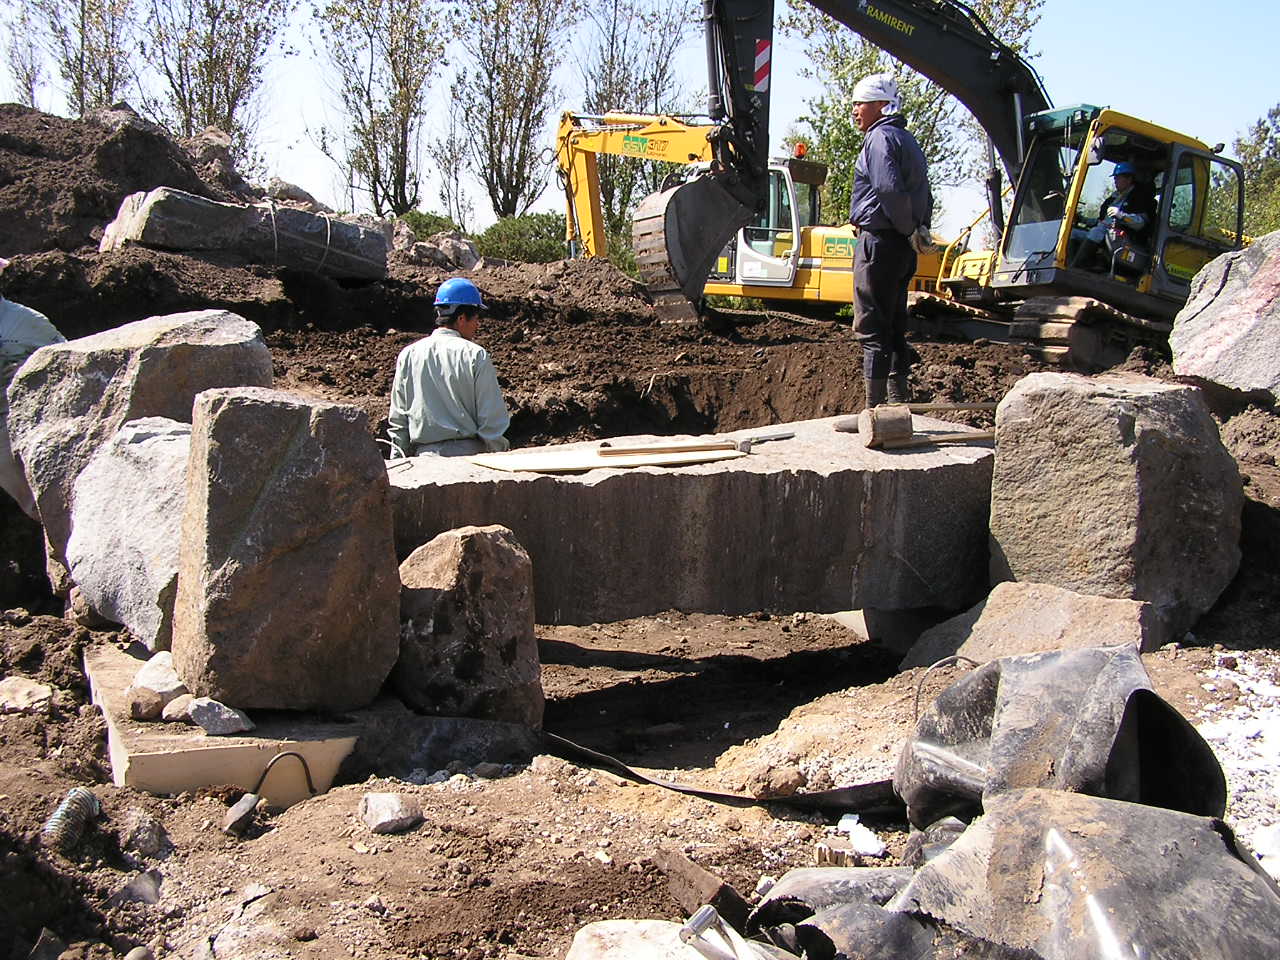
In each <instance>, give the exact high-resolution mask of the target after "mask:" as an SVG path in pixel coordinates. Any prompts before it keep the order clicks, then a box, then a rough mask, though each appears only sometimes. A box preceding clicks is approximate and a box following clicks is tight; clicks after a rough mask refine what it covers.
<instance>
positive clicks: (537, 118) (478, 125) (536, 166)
mask: <svg viewBox="0 0 1280 960" xmlns="http://www.w3.org/2000/svg"><path fill="white" fill-rule="evenodd" d="M577 14H578V7H577V2H576V0H571V2H569V3H565V2H563V0H457V2H456V3H455V4H454V5H453V9H452V12H451V15H450V16H451V18H452V23H453V35H454V36H455V37H457V39H458V42H459V44H460V45H461V47H462V49H463V51H464V52H465V53H466V63H465V65H464V68H463V70H462V71H461V72H460V73H459V75H458V82H457V85H456V88H455V91H456V92H455V96H456V98H457V101H458V104H459V106H460V108H461V110H462V114H463V116H465V117H467V118H468V121H469V124H470V129H471V131H472V133H473V149H472V150H471V152H470V155H469V156H468V158H467V163H468V167H469V169H470V171H471V172H472V174H474V175H475V177H476V178H477V179H478V180H479V181H480V182H481V183H482V184H483V185H484V188H485V192H486V193H487V194H488V197H489V202H490V204H491V205H492V206H493V212H494V213H495V214H497V215H498V216H499V217H512V216H516V215H517V214H522V213H524V212H525V211H526V210H528V209H529V206H530V205H531V204H532V203H533V202H534V201H535V200H536V199H538V197H539V195H540V194H541V193H542V190H543V188H544V187H545V186H546V184H547V179H548V177H549V176H550V172H551V160H550V157H549V156H548V151H547V149H546V148H547V137H548V134H547V129H546V127H547V123H548V121H549V120H550V119H551V117H552V115H553V112H554V106H555V103H556V101H557V100H558V99H559V96H560V92H559V90H557V89H556V87H555V85H554V83H553V82H552V79H551V78H552V75H553V74H554V73H555V71H556V68H557V67H558V66H559V64H560V62H561V60H562V59H563V56H564V51H565V50H566V37H567V36H568V32H569V30H570V29H571V28H572V26H573V25H574V23H575V20H576V18H577Z"/></svg>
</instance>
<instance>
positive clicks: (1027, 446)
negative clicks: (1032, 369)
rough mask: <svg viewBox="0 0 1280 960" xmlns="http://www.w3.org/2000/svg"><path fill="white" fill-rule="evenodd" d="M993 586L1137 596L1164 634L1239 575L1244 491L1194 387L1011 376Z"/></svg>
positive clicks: (1137, 379)
mask: <svg viewBox="0 0 1280 960" xmlns="http://www.w3.org/2000/svg"><path fill="white" fill-rule="evenodd" d="M995 459H996V462H995V477H994V480H993V483H992V489H991V540H992V548H991V554H992V556H991V577H992V581H993V582H999V581H1002V580H1020V581H1031V582H1035V583H1048V584H1053V585H1055V586H1059V587H1065V588H1066V589H1068V590H1074V591H1076V592H1077V593H1085V594H1093V595H1095V596H1100V597H1116V598H1120V599H1127V600H1146V601H1148V602H1149V603H1151V604H1152V605H1153V606H1154V607H1155V608H1156V610H1157V611H1158V612H1159V613H1160V614H1161V615H1162V616H1163V617H1165V618H1166V620H1167V621H1168V623H1169V625H1170V627H1171V628H1172V629H1173V630H1174V632H1175V635H1177V634H1178V633H1180V632H1181V631H1183V630H1186V629H1188V628H1189V627H1190V626H1191V625H1192V624H1193V623H1194V622H1195V620H1196V619H1197V618H1198V617H1199V616H1200V615H1201V614H1202V613H1204V612H1205V611H1206V610H1208V609H1209V607H1211V606H1212V605H1213V603H1214V601H1215V600H1217V598H1218V595H1219V594H1220V593H1221V592H1222V591H1223V589H1225V588H1226V586H1227V584H1228V583H1230V582H1231V578H1232V577H1233V576H1235V573H1236V569H1237V568H1238V567H1239V565H1240V546H1239V542H1240V511H1241V508H1242V505H1243V498H1244V495H1243V492H1242V487H1241V483H1240V474H1239V472H1238V470H1237V468H1236V463H1235V461H1234V460H1233V459H1232V458H1231V454H1230V453H1228V452H1227V450H1226V448H1225V447H1224V446H1223V445H1222V441H1221V439H1219V437H1218V428H1217V425H1216V424H1215V423H1214V421H1213V417H1211V416H1210V414H1209V409H1208V407H1207V406H1206V405H1205V402H1204V398H1203V396H1202V395H1201V393H1200V391H1199V390H1197V389H1196V388H1195V387H1188V386H1184V385H1182V384H1174V383H1164V382H1162V381H1159V380H1154V379H1151V378H1150V377H1144V376H1140V375H1138V374H1107V375H1104V376H1101V377H1092V378H1091V377H1083V376H1080V375H1078V374H1071V373H1035V374H1032V375H1030V376H1028V377H1023V378H1022V379H1021V380H1019V381H1018V383H1017V384H1016V385H1015V386H1014V388H1013V389H1012V390H1011V391H1009V393H1008V394H1007V395H1006V396H1005V398H1004V400H1002V401H1001V402H1000V406H999V408H998V409H997V410H996V458H995Z"/></svg>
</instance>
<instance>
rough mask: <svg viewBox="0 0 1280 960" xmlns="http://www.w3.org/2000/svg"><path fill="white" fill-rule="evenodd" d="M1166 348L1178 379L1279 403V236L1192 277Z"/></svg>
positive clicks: (1271, 236)
mask: <svg viewBox="0 0 1280 960" xmlns="http://www.w3.org/2000/svg"><path fill="white" fill-rule="evenodd" d="M1169 345H1170V347H1172V349H1173V369H1174V370H1176V371H1177V372H1178V373H1179V374H1181V375H1182V376H1186V377H1196V378H1198V379H1201V380H1208V381H1211V382H1213V383H1217V384H1221V385H1223V386H1226V387H1230V388H1232V389H1233V390H1240V391H1242V392H1245V393H1262V392H1266V393H1270V394H1271V396H1272V397H1273V398H1275V399H1277V400H1280V231H1276V232H1274V233H1269V234H1267V235H1266V236H1264V237H1260V238H1258V239H1257V240H1255V241H1254V242H1253V243H1252V244H1251V245H1250V246H1248V247H1246V248H1245V249H1243V250H1234V251H1232V252H1231V253H1224V254H1223V255H1222V256H1220V257H1218V258H1217V259H1216V260H1214V261H1213V262H1211V263H1210V264H1208V266H1206V267H1205V268H1204V269H1203V270H1201V271H1200V272H1199V273H1198V274H1196V276H1195V279H1194V280H1192V281H1191V296H1190V297H1189V298H1188V300H1187V304H1186V306H1184V307H1183V308H1182V309H1181V310H1180V311H1179V312H1178V316H1177V317H1176V318H1175V319H1174V321H1173V333H1172V334H1170V336H1169Z"/></svg>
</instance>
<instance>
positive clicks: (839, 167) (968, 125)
mask: <svg viewBox="0 0 1280 960" xmlns="http://www.w3.org/2000/svg"><path fill="white" fill-rule="evenodd" d="M787 5H788V10H787V12H786V14H785V15H784V16H783V17H782V19H781V21H780V22H781V26H782V28H783V29H784V30H786V31H787V32H789V33H791V34H793V35H798V36H800V37H803V38H804V39H805V41H806V43H807V45H808V49H809V55H810V58H811V59H812V61H813V66H812V68H810V69H808V70H806V71H805V75H806V76H808V77H810V78H812V79H814V80H816V81H818V82H819V83H820V84H821V85H822V92H821V93H820V94H819V95H818V96H816V97H814V98H813V99H811V100H809V101H808V102H807V103H806V104H805V107H806V111H807V112H806V113H805V114H804V115H802V116H801V117H799V118H798V120H799V122H800V124H801V125H802V126H803V127H805V128H807V131H808V133H809V134H810V136H809V137H808V138H806V139H808V140H809V142H810V143H811V145H812V147H813V149H812V151H811V154H810V159H813V160H819V161H821V162H824V163H826V164H828V165H829V166H830V168H831V173H830V177H829V179H828V181H827V186H826V188H825V191H826V192H825V195H824V197H823V207H824V209H825V210H827V211H828V213H829V219H832V218H835V219H843V217H844V215H845V212H846V211H848V209H849V196H850V193H851V192H852V190H851V188H852V184H853V168H854V162H855V161H856V160H857V157H858V152H859V151H860V150H861V149H862V134H861V133H860V132H859V131H858V128H857V127H856V126H855V125H854V122H853V101H852V99H851V97H852V94H853V88H854V86H856V85H857V82H858V81H859V80H860V79H861V78H862V77H864V76H866V75H867V74H871V73H881V72H886V71H890V72H893V73H894V74H895V75H896V76H897V78H898V85H899V90H900V92H901V95H902V113H903V115H904V116H905V117H906V118H907V125H908V127H909V128H910V130H911V131H912V132H913V133H914V134H915V136H916V138H917V139H918V140H919V141H920V146H921V148H922V149H923V150H924V154H925V157H926V158H927V159H928V161H929V176H930V180H931V181H932V182H933V184H934V187H935V189H934V195H935V198H936V197H937V195H938V190H937V188H938V187H940V186H943V185H954V184H957V183H960V182H962V181H964V180H966V179H968V178H970V177H972V176H974V175H976V174H977V172H978V171H979V169H980V168H981V167H982V165H983V164H984V163H985V158H984V156H983V153H984V152H983V151H982V150H981V149H980V145H981V133H980V130H979V128H978V126H977V124H976V122H975V121H974V120H973V118H972V117H971V116H970V115H969V113H968V111H967V110H965V109H964V107H963V106H962V105H961V104H960V103H959V101H957V100H956V99H955V98H953V97H951V96H949V95H948V94H947V93H946V92H945V91H943V90H942V88H941V87H939V86H937V84H934V83H931V82H930V81H928V80H926V79H925V78H924V77H923V76H921V75H920V74H918V73H916V72H915V71H914V70H910V69H908V68H907V67H905V66H903V65H902V64H901V63H899V62H898V61H897V60H895V59H894V58H892V57H890V56H889V55H888V54H887V53H885V52H884V51H883V50H881V49H880V48H879V47H876V46H874V45H873V44H871V43H869V42H868V41H866V40H863V39H862V37H861V36H859V35H858V34H857V33H855V32H854V31H852V30H850V29H849V28H848V27H846V26H845V25H844V24H842V23H839V22H837V21H835V20H833V19H831V18H830V17H828V16H827V15H826V14H824V13H822V12H821V11H819V10H818V9H817V8H816V7H813V6H810V5H809V4H808V3H806V2H804V0H787ZM970 6H971V7H972V8H973V10H974V12H975V13H977V14H978V16H979V17H981V18H982V20H983V21H984V22H985V23H986V24H987V26H989V27H990V28H991V30H992V31H993V32H994V33H995V34H996V36H998V37H999V38H1000V39H1001V40H1003V41H1004V42H1005V43H1007V44H1008V45H1009V46H1011V47H1012V48H1013V49H1015V50H1017V51H1019V52H1020V53H1021V54H1022V55H1023V56H1024V57H1025V56H1028V55H1029V54H1028V49H1027V45H1028V43H1029V41H1030V37H1031V31H1032V29H1033V28H1034V27H1035V25H1036V24H1037V23H1038V22H1039V20H1040V8H1041V7H1042V6H1044V0H974V2H972V3H971V4H970Z"/></svg>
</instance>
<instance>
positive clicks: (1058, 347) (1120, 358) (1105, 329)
mask: <svg viewBox="0 0 1280 960" xmlns="http://www.w3.org/2000/svg"><path fill="white" fill-rule="evenodd" d="M1172 330H1173V325H1172V324H1169V323H1163V322H1161V321H1158V320H1146V319H1144V318H1142V317H1135V316H1133V315H1132V314H1128V313H1125V312H1124V311H1123V310H1118V309H1116V308H1115V307H1113V306H1111V305H1110V304H1107V303H1103V302H1102V301H1101V300H1095V299H1094V298H1092V297H1032V298H1030V299H1029V300H1024V301H1023V302H1022V303H1021V304H1019V305H1018V307H1017V309H1016V310H1015V311H1014V315H1013V323H1012V324H1011V330H1010V333H1011V336H1010V342H1011V343H1015V344H1018V345H1019V346H1021V347H1023V348H1024V349H1025V350H1026V351H1027V352H1028V353H1030V354H1031V355H1032V356H1034V357H1037V358H1038V359H1040V360H1043V361H1045V362H1046V363H1055V364H1059V365H1061V366H1066V367H1071V368H1073V369H1077V370H1087V371H1093V370H1104V369H1106V368H1107V367H1113V366H1115V365H1116V364H1118V363H1123V362H1124V361H1125V359H1126V358H1127V357H1128V356H1129V354H1130V353H1131V352H1132V351H1133V348H1134V347H1137V346H1141V345H1149V346H1155V347H1161V346H1163V345H1164V344H1165V343H1166V342H1167V341H1168V338H1169V333H1170V331H1172Z"/></svg>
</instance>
